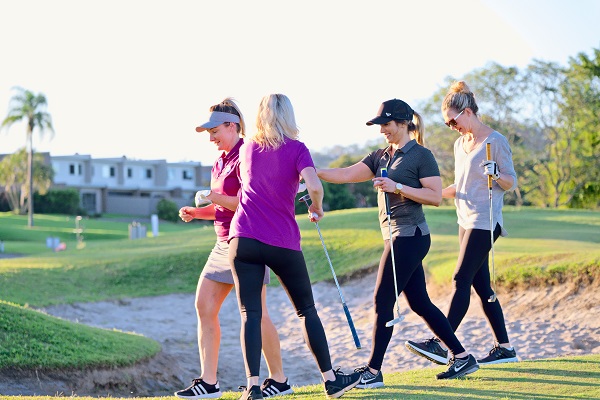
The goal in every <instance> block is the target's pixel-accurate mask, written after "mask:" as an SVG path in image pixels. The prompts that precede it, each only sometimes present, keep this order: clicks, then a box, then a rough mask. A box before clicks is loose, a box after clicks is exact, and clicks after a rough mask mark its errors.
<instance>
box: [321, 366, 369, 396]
mask: <svg viewBox="0 0 600 400" xmlns="http://www.w3.org/2000/svg"><path fill="white" fill-rule="evenodd" d="M333 373H334V374H335V381H325V382H324V384H323V385H324V386H325V394H326V395H327V398H329V399H337V398H338V397H342V396H343V395H344V393H346V392H347V391H348V390H350V389H352V388H353V387H354V386H356V385H358V382H360V372H353V373H351V374H349V375H346V374H344V373H343V372H341V371H340V369H339V368H338V369H336V370H335V371H333Z"/></svg>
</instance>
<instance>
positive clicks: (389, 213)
mask: <svg viewBox="0 0 600 400" xmlns="http://www.w3.org/2000/svg"><path fill="white" fill-rule="evenodd" d="M381 176H382V177H383V178H387V176H388V174H387V168H381ZM383 195H384V196H385V212H386V213H387V221H388V232H389V233H390V252H391V256H392V272H393V275H394V294H395V295H396V312H397V313H398V318H396V319H394V320H392V321H389V322H388V323H386V324H385V325H386V326H387V327H390V326H392V325H394V324H397V323H398V322H400V321H402V320H403V319H404V317H401V316H400V304H399V303H400V302H399V297H400V293H398V281H397V280H396V257H395V256H394V242H393V240H392V220H391V218H392V210H391V209H390V199H389V197H388V193H387V192H384V193H383Z"/></svg>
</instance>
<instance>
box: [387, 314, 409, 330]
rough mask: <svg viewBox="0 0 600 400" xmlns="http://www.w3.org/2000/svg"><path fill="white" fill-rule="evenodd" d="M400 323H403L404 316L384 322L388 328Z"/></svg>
mask: <svg viewBox="0 0 600 400" xmlns="http://www.w3.org/2000/svg"><path fill="white" fill-rule="evenodd" d="M402 321H404V315H398V318H394V319H393V320H391V321H388V322H386V323H385V326H386V327H387V328H389V327H390V326H394V325H396V324H399V323H400V322H402Z"/></svg>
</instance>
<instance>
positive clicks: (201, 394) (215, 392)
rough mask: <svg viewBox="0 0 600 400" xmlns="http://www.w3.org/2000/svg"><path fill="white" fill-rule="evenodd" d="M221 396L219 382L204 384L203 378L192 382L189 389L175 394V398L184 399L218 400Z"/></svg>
mask: <svg viewBox="0 0 600 400" xmlns="http://www.w3.org/2000/svg"><path fill="white" fill-rule="evenodd" d="M221 395H222V393H221V390H220V389H219V382H218V381H217V383H215V384H214V385H211V384H209V383H206V382H204V381H203V380H202V378H197V379H194V380H192V384H191V385H190V386H189V387H188V388H186V389H183V390H180V391H178V392H175V396H177V397H180V398H182V399H218V398H219V397H221Z"/></svg>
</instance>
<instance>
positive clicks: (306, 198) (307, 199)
mask: <svg viewBox="0 0 600 400" xmlns="http://www.w3.org/2000/svg"><path fill="white" fill-rule="evenodd" d="M298 201H300V202H301V203H304V204H306V208H308V207H309V206H310V203H309V202H310V195H308V194H305V195H304V196H302V197H300V199H298ZM315 225H316V226H317V232H319V237H320V238H321V244H322V245H323V250H324V251H325V256H326V257H327V261H328V262H329V268H331V273H332V274H333V280H334V282H335V286H336V287H337V290H338V293H339V294H340V299H341V300H342V306H343V307H344V314H346V319H347V320H348V325H349V326H350V332H352V338H353V339H354V344H355V345H356V348H357V349H360V348H361V346H360V340H359V339H358V334H357V333H356V328H355V327H354V322H352V317H351V316H350V310H348V306H347V305H346V301H345V300H344V295H343V294H342V289H341V288H340V284H339V283H338V280H337V276H336V275H335V270H334V269H333V264H331V259H330V258H329V253H328V252H327V247H325V241H324V240H323V235H321V229H320V228H319V223H318V222H315Z"/></svg>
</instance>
